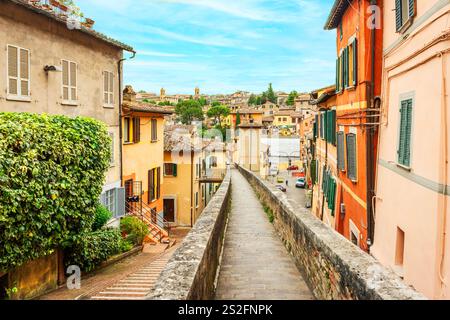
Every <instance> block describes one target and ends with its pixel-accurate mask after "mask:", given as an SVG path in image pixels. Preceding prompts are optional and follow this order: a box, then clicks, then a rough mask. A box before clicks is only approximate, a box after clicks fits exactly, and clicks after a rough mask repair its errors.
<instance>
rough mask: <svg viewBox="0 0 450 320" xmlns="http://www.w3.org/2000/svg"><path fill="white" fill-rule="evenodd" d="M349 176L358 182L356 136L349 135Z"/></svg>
mask: <svg viewBox="0 0 450 320" xmlns="http://www.w3.org/2000/svg"><path fill="white" fill-rule="evenodd" d="M347 176H348V178H349V179H350V180H352V181H356V134H354V133H349V134H347Z"/></svg>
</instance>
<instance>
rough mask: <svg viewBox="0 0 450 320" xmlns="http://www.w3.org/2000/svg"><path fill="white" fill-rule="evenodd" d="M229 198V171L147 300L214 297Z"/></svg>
mask: <svg viewBox="0 0 450 320" xmlns="http://www.w3.org/2000/svg"><path fill="white" fill-rule="evenodd" d="M230 196H231V174H230V172H229V170H228V172H227V174H226V176H225V179H224V181H223V182H222V184H221V186H220V188H219V190H218V191H217V192H216V194H215V195H214V196H213V198H212V199H211V201H210V202H209V204H208V206H207V207H206V208H205V209H204V210H203V212H202V214H201V216H200V218H199V220H198V221H197V223H196V224H195V226H194V228H193V229H192V230H191V231H190V232H189V234H188V235H187V236H186V238H185V239H184V240H183V243H182V244H181V245H180V247H179V248H178V249H177V250H176V251H175V253H174V254H173V256H172V257H171V259H170V260H169V262H168V264H167V266H166V268H165V269H164V271H163V272H162V273H161V275H160V277H159V278H158V280H157V282H156V284H155V287H154V289H153V290H152V292H151V293H150V294H149V295H148V297H147V299H154V300H207V299H213V298H214V292H215V280H216V275H217V272H218V271H219V264H220V257H221V253H222V247H223V237H224V234H225V227H226V222H227V218H228V209H229V201H230Z"/></svg>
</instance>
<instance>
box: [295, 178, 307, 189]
mask: <svg viewBox="0 0 450 320" xmlns="http://www.w3.org/2000/svg"><path fill="white" fill-rule="evenodd" d="M295 187H297V188H304V187H306V179H305V178H298V179H297V181H296V182H295Z"/></svg>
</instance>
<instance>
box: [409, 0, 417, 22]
mask: <svg viewBox="0 0 450 320" xmlns="http://www.w3.org/2000/svg"><path fill="white" fill-rule="evenodd" d="M408 2H409V6H408V15H409V17H410V18H412V17H414V16H415V14H416V3H415V0H408Z"/></svg>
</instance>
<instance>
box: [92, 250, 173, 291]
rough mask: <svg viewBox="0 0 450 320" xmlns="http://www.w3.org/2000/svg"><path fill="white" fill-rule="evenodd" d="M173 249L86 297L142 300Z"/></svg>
mask: <svg viewBox="0 0 450 320" xmlns="http://www.w3.org/2000/svg"><path fill="white" fill-rule="evenodd" d="M172 253H173V250H171V251H166V252H165V253H163V254H162V255H161V256H160V257H159V258H158V259H156V260H154V261H152V262H151V263H149V264H147V265H144V266H143V267H142V268H141V269H139V270H138V271H136V272H134V273H132V274H130V275H128V276H127V277H125V278H123V279H121V280H118V281H117V282H115V283H113V284H111V285H110V286H108V287H106V288H104V289H101V290H100V291H99V292H96V293H94V294H93V295H92V296H90V297H88V299H89V300H144V299H145V296H146V295H147V294H148V293H149V292H150V291H151V290H152V288H153V286H154V285H155V283H156V280H157V279H158V277H159V275H160V274H161V271H162V270H163V269H164V267H165V266H166V264H167V262H168V261H169V259H170V257H171V256H172Z"/></svg>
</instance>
